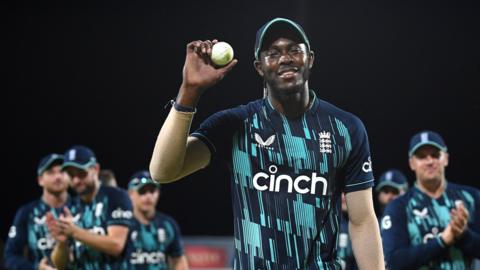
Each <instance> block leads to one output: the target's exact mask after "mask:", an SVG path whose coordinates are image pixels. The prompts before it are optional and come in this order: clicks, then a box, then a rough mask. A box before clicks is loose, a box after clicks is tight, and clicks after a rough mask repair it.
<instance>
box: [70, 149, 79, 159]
mask: <svg viewBox="0 0 480 270" xmlns="http://www.w3.org/2000/svg"><path fill="white" fill-rule="evenodd" d="M76 156H77V151H76V150H75V149H72V150H70V151H69V152H68V159H69V160H75V157H76Z"/></svg>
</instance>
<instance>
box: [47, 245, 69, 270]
mask: <svg viewBox="0 0 480 270" xmlns="http://www.w3.org/2000/svg"><path fill="white" fill-rule="evenodd" d="M68 253H69V250H68V244H67V243H66V242H57V243H56V244H55V247H54V248H53V250H52V253H51V254H50V259H51V260H52V262H53V265H54V266H55V267H56V268H57V269H59V270H61V269H65V268H66V267H67V265H68Z"/></svg>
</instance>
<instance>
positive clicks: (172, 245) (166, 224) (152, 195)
mask: <svg viewBox="0 0 480 270" xmlns="http://www.w3.org/2000/svg"><path fill="white" fill-rule="evenodd" d="M128 194H129V195H130V198H131V199H132V203H133V214H134V217H135V218H134V222H133V226H132V228H131V231H130V235H129V239H128V241H129V242H128V246H129V253H128V254H127V255H126V256H127V259H128V263H129V264H130V269H132V270H141V269H145V270H147V269H148V270H155V269H161V270H164V269H172V270H183V269H188V263H187V259H186V257H185V255H184V254H183V245H182V242H181V234H180V229H179V227H178V224H177V222H176V221H175V220H174V219H173V218H172V217H170V216H168V215H166V214H163V213H161V212H157V210H156V206H157V202H158V198H159V196H160V185H159V184H158V183H156V182H154V181H153V180H152V178H151V176H150V173H149V172H148V171H139V172H136V173H135V174H134V175H132V177H130V182H129V183H128Z"/></svg>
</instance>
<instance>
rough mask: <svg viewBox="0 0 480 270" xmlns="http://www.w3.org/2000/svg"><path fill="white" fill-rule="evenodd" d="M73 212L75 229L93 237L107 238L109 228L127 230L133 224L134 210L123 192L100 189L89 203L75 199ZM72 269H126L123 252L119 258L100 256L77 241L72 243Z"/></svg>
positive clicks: (102, 187)
mask: <svg viewBox="0 0 480 270" xmlns="http://www.w3.org/2000/svg"><path fill="white" fill-rule="evenodd" d="M73 204H74V206H75V210H74V211H73V210H72V211H71V212H72V215H73V218H74V222H75V224H76V225H77V226H79V227H81V228H83V229H86V230H89V231H90V232H92V233H96V234H100V235H106V234H107V230H108V226H111V225H120V226H127V227H129V228H130V226H132V221H133V208H132V203H131V201H130V197H128V194H127V192H126V191H124V190H122V189H119V188H115V187H108V186H103V185H101V186H100V189H99V190H98V192H97V194H96V196H95V198H94V199H93V200H92V201H91V202H88V203H86V202H83V201H82V200H80V198H79V197H77V198H76V199H75V200H74V203H73ZM72 250H73V265H72V268H74V269H85V270H94V269H101V270H110V269H126V268H127V262H126V259H125V252H124V253H122V254H121V255H120V256H119V257H114V256H110V255H107V254H104V253H102V252H99V251H97V250H95V249H93V248H91V247H89V246H87V245H84V244H83V243H82V242H80V241H73V243H72Z"/></svg>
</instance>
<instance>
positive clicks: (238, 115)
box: [190, 106, 247, 157]
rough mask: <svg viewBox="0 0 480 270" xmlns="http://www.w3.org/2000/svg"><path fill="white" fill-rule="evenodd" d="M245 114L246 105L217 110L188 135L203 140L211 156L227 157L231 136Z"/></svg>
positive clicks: (239, 125)
mask: <svg viewBox="0 0 480 270" xmlns="http://www.w3.org/2000/svg"><path fill="white" fill-rule="evenodd" d="M246 115H247V111H246V106H240V107H237V108H233V109H228V110H224V111H220V112H217V113H215V114H213V115H211V116H210V117H208V118H207V119H206V120H205V121H203V123H202V124H200V127H199V128H198V129H197V130H195V131H194V132H193V133H192V134H190V136H193V137H196V138H198V139H200V140H201V141H203V142H204V143H205V144H206V145H207V146H208V148H209V149H210V153H211V154H212V156H213V155H219V156H221V157H227V156H228V153H230V151H231V145H232V136H233V134H234V133H235V132H236V131H237V130H238V129H239V128H240V127H241V121H242V120H243V119H245V118H246Z"/></svg>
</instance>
